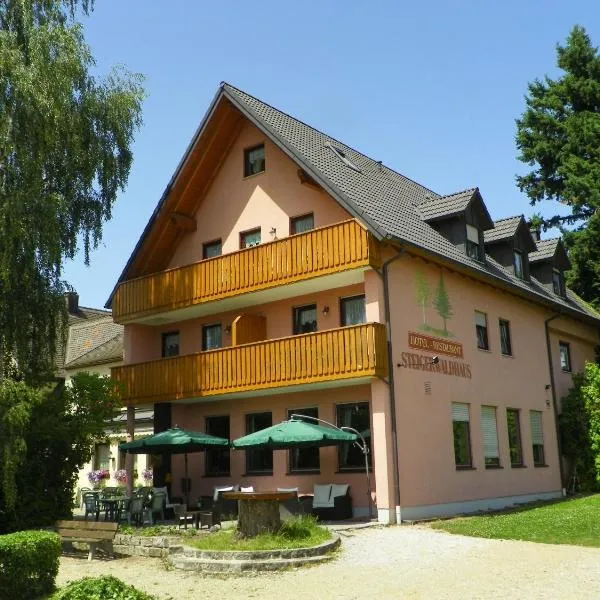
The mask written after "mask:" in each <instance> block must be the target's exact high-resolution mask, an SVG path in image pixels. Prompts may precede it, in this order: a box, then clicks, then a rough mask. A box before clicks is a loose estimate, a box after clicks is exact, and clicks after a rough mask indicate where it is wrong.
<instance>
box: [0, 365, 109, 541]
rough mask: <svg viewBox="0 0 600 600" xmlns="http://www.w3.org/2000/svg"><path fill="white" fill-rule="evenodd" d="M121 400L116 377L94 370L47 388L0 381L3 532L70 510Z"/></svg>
mask: <svg viewBox="0 0 600 600" xmlns="http://www.w3.org/2000/svg"><path fill="white" fill-rule="evenodd" d="M118 403H119V395H118V393H117V390H116V389H115V384H114V382H112V381H111V380H110V379H108V378H104V377H100V376H98V375H91V374H89V373H80V374H78V375H76V376H75V377H74V378H73V379H72V380H71V385H67V386H65V385H62V386H58V387H55V388H51V387H49V386H48V387H47V388H45V389H43V390H36V389H33V388H30V387H29V386H27V385H26V384H25V383H23V382H14V381H11V380H10V379H4V380H3V381H2V382H0V533H5V532H7V531H13V530H16V529H26V528H29V527H39V526H42V525H50V524H52V523H54V522H55V521H56V520H57V519H59V518H66V517H69V516H70V515H71V512H72V505H73V488H74V486H75V483H76V481H77V477H78V473H79V470H80V469H81V468H82V467H83V466H84V465H85V464H86V463H87V462H88V461H89V460H90V458H91V455H92V449H93V446H94V444H95V443H97V442H99V441H101V440H103V439H104V438H105V429H106V424H107V422H110V421H111V420H112V419H113V418H114V415H115V410H116V407H117V406H118ZM16 498H18V499H19V502H15V499H16Z"/></svg>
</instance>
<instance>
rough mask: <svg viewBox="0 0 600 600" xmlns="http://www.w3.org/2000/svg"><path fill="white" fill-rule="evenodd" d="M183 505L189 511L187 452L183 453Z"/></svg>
mask: <svg viewBox="0 0 600 600" xmlns="http://www.w3.org/2000/svg"><path fill="white" fill-rule="evenodd" d="M184 481H185V505H186V508H187V509H189V507H190V486H189V480H188V459H187V452H186V453H185V479H184Z"/></svg>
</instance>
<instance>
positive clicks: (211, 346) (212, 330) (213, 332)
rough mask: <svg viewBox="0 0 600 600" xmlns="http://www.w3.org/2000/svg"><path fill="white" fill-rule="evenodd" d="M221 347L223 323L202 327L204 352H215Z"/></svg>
mask: <svg viewBox="0 0 600 600" xmlns="http://www.w3.org/2000/svg"><path fill="white" fill-rule="evenodd" d="M220 347H221V323H215V324H214V325H203V326H202V350H204V351H206V350H215V349H217V348H220Z"/></svg>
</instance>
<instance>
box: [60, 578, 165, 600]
mask: <svg viewBox="0 0 600 600" xmlns="http://www.w3.org/2000/svg"><path fill="white" fill-rule="evenodd" d="M108 598H110V600H154V598H155V597H154V596H151V595H150V594H146V593H145V592H142V591H140V590H138V589H136V588H134V587H133V586H132V585H127V584H126V583H124V582H123V581H121V580H120V579H117V578H116V577H113V576H112V575H105V576H104V577H84V578H83V579H78V580H77V581H73V582H72V583H70V584H69V585H67V586H66V587H64V588H62V589H60V590H58V592H56V593H55V594H54V595H53V596H51V600H107V599H108Z"/></svg>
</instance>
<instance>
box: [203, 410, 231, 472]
mask: <svg viewBox="0 0 600 600" xmlns="http://www.w3.org/2000/svg"><path fill="white" fill-rule="evenodd" d="M206 433H208V434H209V435H216V436H217V437H222V438H226V439H229V415H226V416H223V417H206ZM204 457H205V458H204V468H205V473H206V475H229V469H230V466H229V448H224V447H221V448H207V449H206V450H205V451H204Z"/></svg>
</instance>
